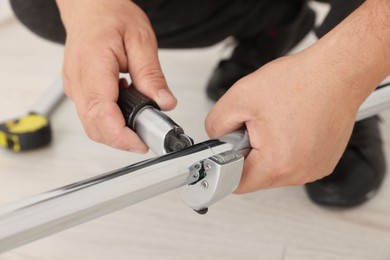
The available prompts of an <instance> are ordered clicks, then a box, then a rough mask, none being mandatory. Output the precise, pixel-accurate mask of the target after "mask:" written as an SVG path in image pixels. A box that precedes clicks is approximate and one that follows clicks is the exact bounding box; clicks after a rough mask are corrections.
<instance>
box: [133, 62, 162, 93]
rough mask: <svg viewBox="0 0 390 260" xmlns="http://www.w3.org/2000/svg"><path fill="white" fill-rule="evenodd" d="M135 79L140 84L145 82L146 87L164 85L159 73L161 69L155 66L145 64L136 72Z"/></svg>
mask: <svg viewBox="0 0 390 260" xmlns="http://www.w3.org/2000/svg"><path fill="white" fill-rule="evenodd" d="M136 75H137V79H138V80H139V81H142V82H147V84H144V85H148V87H149V88H150V87H152V86H156V87H161V86H162V85H165V76H164V74H163V73H162V72H161V69H160V68H159V67H157V66H150V64H147V65H145V66H143V67H141V68H139V69H138V71H137V74H136Z"/></svg>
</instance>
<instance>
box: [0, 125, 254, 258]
mask: <svg viewBox="0 0 390 260" xmlns="http://www.w3.org/2000/svg"><path fill="white" fill-rule="evenodd" d="M243 140H248V139H247V138H246V134H245V133H244V132H237V133H234V134H231V135H229V136H226V137H225V141H220V140H210V141H206V142H203V143H200V144H197V145H194V146H192V147H188V148H186V149H183V150H181V151H178V152H174V153H170V154H168V155H164V156H161V157H157V158H154V159H150V160H146V161H143V162H139V163H136V164H133V165H130V166H127V167H124V168H121V169H118V170H116V171H112V172H108V173H106V174H102V175H99V176H96V177H94V178H90V179H87V180H84V181H80V182H77V183H74V184H71V185H67V186H64V187H62V188H59V189H55V190H52V191H49V192H46V193H43V194H40V195H36V196H33V197H30V198H27V199H24V200H21V201H18V202H14V203H11V204H8V205H4V206H2V207H1V208H0V253H1V252H5V251H8V250H11V249H13V248H16V247H19V246H21V245H23V244H26V243H29V242H31V241H34V240H37V239H40V238H43V237H46V236H49V235H51V234H54V233H57V232H60V231H62V230H65V229H68V228H70V227H73V226H76V225H78V224H81V223H83V222H86V221H89V220H92V219H95V218H97V217H100V216H103V215H106V214H108V213H111V212H113V211H116V210H119V209H122V208H125V207H127V206H130V205H132V204H135V203H137V202H140V201H143V200H146V199H148V198H151V197H154V196H157V195H159V194H162V193H164V192H167V191H170V190H173V189H176V188H179V187H182V186H184V185H187V184H190V183H193V182H195V181H196V180H197V178H199V175H195V174H191V171H190V167H191V166H192V165H194V164H195V163H196V162H198V161H202V160H204V159H206V158H209V157H211V156H214V155H215V154H219V153H222V152H225V151H230V150H232V149H233V150H234V149H237V150H238V151H239V152H240V151H241V152H245V149H244V148H245V146H247V147H246V148H247V149H246V150H248V148H249V146H248V145H249V142H247V144H246V145H245V143H244V142H243Z"/></svg>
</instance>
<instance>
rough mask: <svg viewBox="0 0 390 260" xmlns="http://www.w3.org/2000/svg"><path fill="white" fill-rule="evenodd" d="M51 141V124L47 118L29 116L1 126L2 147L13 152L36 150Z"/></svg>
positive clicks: (0, 138)
mask: <svg viewBox="0 0 390 260" xmlns="http://www.w3.org/2000/svg"><path fill="white" fill-rule="evenodd" d="M50 141H51V129H50V123H49V120H48V118H46V117H45V116H42V115H38V114H29V115H26V116H24V117H22V118H20V119H16V120H9V121H7V122H5V123H3V124H0V146H2V147H4V148H6V149H9V150H11V151H14V152H20V151H27V150H32V149H36V148H39V147H42V146H45V145H47V144H48V143H50Z"/></svg>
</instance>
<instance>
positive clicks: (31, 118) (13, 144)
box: [0, 79, 65, 152]
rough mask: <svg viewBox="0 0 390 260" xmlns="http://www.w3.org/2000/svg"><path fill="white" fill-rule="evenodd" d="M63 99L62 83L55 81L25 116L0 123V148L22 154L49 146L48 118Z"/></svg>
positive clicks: (58, 80) (50, 133)
mask: <svg viewBox="0 0 390 260" xmlns="http://www.w3.org/2000/svg"><path fill="white" fill-rule="evenodd" d="M64 97H65V94H64V92H63V90H62V82H61V80H60V79H57V80H56V81H55V82H54V83H53V84H52V85H51V86H50V87H49V90H48V91H47V92H46V93H45V94H44V95H43V96H42V97H41V98H40V99H39V100H38V102H37V103H36V104H35V105H34V106H33V107H32V108H31V109H30V111H29V112H28V113H27V114H26V115H24V116H22V117H20V118H17V119H13V120H8V121H6V122H4V123H0V146H2V147H4V148H6V149H8V150H11V151H13V152H23V151H29V150H33V149H37V148H40V147H43V146H46V145H47V144H49V143H50V141H51V139H52V131H51V127H50V120H49V117H50V115H51V113H52V112H53V111H54V109H55V108H56V107H57V105H58V104H59V103H60V102H61V101H62V100H63V99H64Z"/></svg>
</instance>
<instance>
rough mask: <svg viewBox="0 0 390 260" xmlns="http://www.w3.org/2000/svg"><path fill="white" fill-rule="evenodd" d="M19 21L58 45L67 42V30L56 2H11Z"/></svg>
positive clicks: (25, 0) (42, 0)
mask: <svg viewBox="0 0 390 260" xmlns="http://www.w3.org/2000/svg"><path fill="white" fill-rule="evenodd" d="M10 3H11V6H12V9H13V11H14V13H15V15H16V17H18V19H19V20H20V21H21V22H22V23H23V24H24V25H25V26H26V27H27V28H28V29H30V30H31V31H32V32H34V33H36V34H37V35H39V36H41V37H43V38H45V39H47V40H50V41H54V42H57V43H64V42H65V29H64V26H63V25H62V21H61V18H60V13H59V11H58V8H57V5H56V2H55V1H54V0H10Z"/></svg>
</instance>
